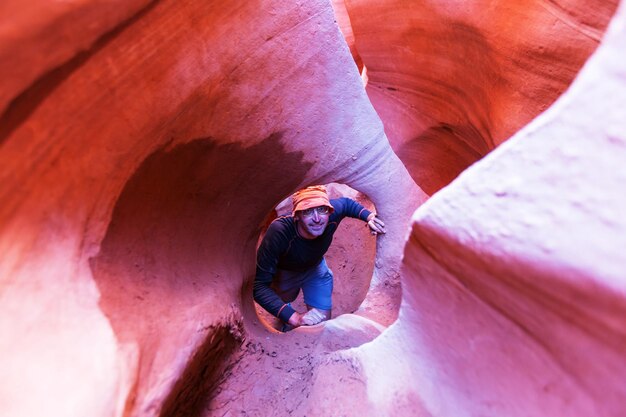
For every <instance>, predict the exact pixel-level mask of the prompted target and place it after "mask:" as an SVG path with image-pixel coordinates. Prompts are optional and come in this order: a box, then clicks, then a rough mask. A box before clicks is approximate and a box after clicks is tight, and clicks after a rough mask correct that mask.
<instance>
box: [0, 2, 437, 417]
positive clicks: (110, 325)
mask: <svg viewBox="0 0 626 417" xmlns="http://www.w3.org/2000/svg"><path fill="white" fill-rule="evenodd" d="M39 3H41V2H37V1H33V2H27V3H23V2H22V3H21V6H19V7H18V3H17V2H9V3H6V4H3V6H2V22H3V25H4V24H5V22H6V25H4V26H2V28H3V32H1V33H0V51H2V57H3V62H5V57H8V59H9V60H10V59H12V60H14V63H15V66H16V67H15V68H8V67H6V66H4V65H3V67H2V71H4V72H5V74H6V73H9V72H15V73H14V74H13V75H11V76H6V77H1V79H0V83H2V84H1V85H2V88H1V89H0V90H1V91H2V94H3V95H2V97H1V98H2V105H4V106H6V110H5V111H4V112H3V114H2V116H1V117H2V118H1V120H0V126H1V128H0V146H1V147H0V183H1V184H2V187H1V188H0V201H2V204H0V253H2V263H1V264H0V280H1V281H0V288H1V291H0V297H1V301H0V335H1V337H0V358H2V359H0V361H1V366H0V369H1V375H2V377H3V378H2V382H0V399H1V400H0V407H1V408H2V410H1V413H2V415H7V416H9V415H11V416H17V415H19V416H24V417H28V416H41V415H52V416H66V417H71V416H77V417H78V416H79V417H83V416H86V415H90V416H121V415H125V416H155V415H160V416H164V417H167V416H183V415H198V413H199V412H201V411H202V410H203V409H204V407H205V406H206V405H207V402H208V401H209V400H210V398H211V396H212V395H214V394H215V391H216V387H217V385H218V384H219V382H220V378H222V376H223V375H224V374H225V370H226V369H227V368H228V366H229V363H230V362H231V359H232V360H234V358H236V356H237V354H238V352H240V350H239V349H240V345H241V344H242V343H243V340H244V339H245V338H247V339H248V340H253V338H254V337H256V336H255V335H256V334H258V335H260V336H258V337H260V338H262V339H263V340H264V341H265V340H266V339H265V338H269V337H272V338H280V337H281V335H277V334H275V333H272V332H271V331H270V330H269V329H266V328H264V327H263V326H262V325H260V323H259V321H258V319H257V317H256V315H255V314H254V312H253V308H252V297H251V294H250V292H249V284H250V282H251V280H252V278H253V273H254V268H255V247H256V243H257V239H258V237H259V234H260V233H261V229H262V226H263V224H264V220H265V219H266V217H267V216H268V214H269V213H270V212H271V211H272V210H273V208H274V206H275V205H276V204H278V202H280V201H281V200H282V199H283V198H284V197H286V196H288V195H289V194H291V193H292V192H293V191H295V190H296V189H298V188H299V187H302V186H305V185H309V184H312V183H313V184H316V183H330V182H340V183H343V184H347V185H349V186H351V187H352V188H353V189H355V190H358V191H360V192H362V193H364V194H365V195H367V196H368V197H369V198H370V199H371V201H372V203H373V204H374V205H375V206H376V209H377V210H378V212H379V213H380V215H381V216H382V217H383V218H384V219H385V220H387V226H388V229H389V236H388V237H384V238H380V239H379V240H378V251H377V259H376V267H375V268H374V272H373V273H372V274H371V276H369V277H366V279H365V280H364V282H366V283H367V282H370V284H369V286H370V292H369V294H370V295H369V297H368V298H366V299H365V302H364V303H363V304H362V305H361V308H360V313H359V314H361V316H363V317H375V318H377V319H379V320H380V321H382V322H386V324H388V323H390V322H391V321H393V320H394V319H395V317H396V316H397V310H398V305H399V299H400V287H399V266H400V256H401V253H402V247H403V245H404V237H405V230H406V226H407V224H408V221H409V218H410V216H411V214H412V212H413V211H414V209H415V207H417V206H418V205H419V204H420V202H422V201H423V200H424V199H425V195H424V193H423V192H421V190H419V188H418V187H417V186H416V185H415V184H414V182H413V181H412V180H411V178H410V176H409V174H408V172H407V171H406V169H405V167H404V166H403V165H402V164H401V163H400V161H399V160H398V158H397V157H396V156H395V154H394V153H393V152H392V150H391V148H390V146H389V144H388V142H387V140H386V138H385V135H384V132H383V128H382V123H381V122H380V120H379V118H378V117H377V115H376V113H375V112H374V110H373V108H372V106H371V104H370V103H369V101H368V99H367V95H366V93H365V90H364V88H363V84H362V81H361V78H360V77H359V74H358V71H357V69H356V67H355V65H354V61H353V59H352V56H351V55H350V52H349V49H348V48H347V46H346V44H345V42H344V40H343V37H342V35H341V33H340V31H339V29H338V27H337V25H336V23H335V20H334V14H333V9H332V7H331V5H330V3H329V2H327V1H321V0H316V1H307V2H282V1H258V2H248V1H238V2H226V3H219V4H218V3H217V2H205V1H183V2H181V1H173V0H165V1H158V2H152V3H149V4H148V3H147V2H144V3H140V2H132V3H125V2H115V1H114V2H108V3H106V4H104V3H101V2H100V3H98V2H90V1H84V2H63V3H59V2H57V3H54V4H47V5H45V8H43V9H42V8H38V5H39ZM18 12H19V13H18ZM94 15H98V16H99V17H98V18H97V19H96V18H94ZM13 16H16V17H15V18H14V19H13ZM250 28H253V30H250ZM9 29H10V30H9ZM15 34H19V36H14V35H15ZM24 68H26V69H27V70H26V69H24ZM398 193H400V194H401V195H402V196H403V198H402V199H398V198H395V197H394V196H396V195H397V194H398ZM367 238H370V239H373V238H372V237H371V236H367ZM370 253H371V252H370ZM359 256H360V254H359V253H356V254H354V255H350V256H349V258H352V259H353V262H357V261H358V259H359ZM370 262H371V260H370ZM370 265H371V263H370ZM366 285H367V284H366ZM363 292H364V291H363ZM244 316H245V319H244ZM364 320H365V321H364ZM353 321H354V322H355V323H357V325H358V326H360V327H363V325H362V324H358V323H362V322H363V323H367V320H366V319H363V318H362V317H360V318H359V317H357V318H354V319H353ZM348 322H350V320H348ZM377 326H378V327H377ZM348 327H350V326H348ZM365 328H367V329H370V330H367V331H366V332H365V333H363V334H367V335H368V337H369V339H368V338H363V337H361V338H360V339H359V340H360V341H359V342H358V343H363V342H364V341H366V340H371V338H372V337H374V335H375V334H377V333H379V332H380V325H379V324H372V325H369V324H368V325H366V326H365ZM359 334H360V333H359ZM305 337H314V338H317V335H309V336H306V335H305ZM344 339H345V340H344V341H343V343H344V347H345V346H346V345H345V343H347V345H348V346H350V345H353V344H354V343H357V342H355V340H353V339H350V338H349V337H344ZM283 340H284V339H283ZM303 345H304V343H303ZM308 345H312V342H309V343H308ZM255 346H256V345H255ZM330 346H331V350H332V349H337V348H339V347H338V346H335V345H334V344H332V343H330ZM333 346H334V347H333ZM302 349H304V348H302ZM259 351H260V350H259ZM288 351H290V352H292V353H293V355H294V357H293V359H292V360H290V361H288V362H289V363H291V364H292V365H293V364H295V365H297V366H300V367H301V369H302V372H303V373H308V372H309V371H310V370H311V369H312V368H311V367H312V362H310V361H307V359H306V358H305V357H304V356H305V355H303V354H302V355H301V354H300V352H298V350H297V349H295V348H292V349H289V350H288ZM298 356H302V358H301V359H298V358H297V357H298ZM271 358H272V359H273V357H271ZM284 372H285V375H287V371H286V370H285V371H284ZM292 375H295V372H294V373H293V374H292ZM249 379H250V378H248V380H249ZM281 379H282V380H286V379H285V378H284V377H282V378H281ZM266 381H267V380H260V381H258V382H259V383H260V384H265V382H266ZM268 388H270V389H271V388H272V387H271V386H270V387H268ZM275 390H276V389H275ZM266 406H269V405H267V404H266Z"/></svg>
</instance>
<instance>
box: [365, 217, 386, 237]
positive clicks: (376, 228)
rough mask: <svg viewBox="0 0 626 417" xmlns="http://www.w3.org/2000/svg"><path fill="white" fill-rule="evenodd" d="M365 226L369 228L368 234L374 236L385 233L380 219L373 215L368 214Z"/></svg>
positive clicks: (383, 224)
mask: <svg viewBox="0 0 626 417" xmlns="http://www.w3.org/2000/svg"><path fill="white" fill-rule="evenodd" d="M367 225H368V226H369V228H370V233H371V234H372V235H374V236H376V235H377V234H379V233H387V231H386V230H385V223H383V221H382V220H381V219H379V218H378V217H376V214H374V213H372V214H370V215H369V217H368V218H367Z"/></svg>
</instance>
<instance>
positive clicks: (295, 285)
mask: <svg viewBox="0 0 626 417" xmlns="http://www.w3.org/2000/svg"><path fill="white" fill-rule="evenodd" d="M272 288H273V289H274V291H276V294H278V296H279V297H280V298H281V299H282V300H283V301H284V302H286V303H290V302H292V301H293V300H295V299H296V298H297V297H298V294H299V293H300V289H301V288H302V293H303V294H304V302H305V303H306V305H308V306H310V307H315V308H317V309H320V310H330V309H332V307H333V302H332V294H333V273H332V271H331V270H330V268H328V265H327V264H326V259H322V262H320V263H319V264H318V265H317V266H314V267H313V268H311V269H307V270H306V271H286V270H283V269H279V270H278V271H277V273H276V275H275V277H274V281H273V282H272Z"/></svg>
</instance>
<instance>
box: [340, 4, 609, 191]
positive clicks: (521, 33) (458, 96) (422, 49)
mask: <svg viewBox="0 0 626 417" xmlns="http://www.w3.org/2000/svg"><path fill="white" fill-rule="evenodd" d="M617 3H618V1H617V0H611V1H595V2H593V3H589V2H586V1H580V0H567V1H559V2H554V1H544V0H532V1H524V2H511V1H493V0H488V1H487V0H473V1H423V0H422V1H406V0H345V4H346V6H347V10H348V14H349V17H350V22H351V24H352V28H351V29H352V30H351V31H350V32H349V31H346V30H344V32H345V33H350V34H351V35H352V36H351V38H349V40H351V39H352V38H354V44H355V46H354V49H355V50H356V51H358V56H359V59H360V60H362V62H363V65H364V66H365V68H366V74H367V93H368V95H369V97H370V98H371V100H372V103H373V105H374V107H375V108H376V111H377V112H378V114H379V115H380V117H381V118H382V120H383V122H384V124H385V132H386V133H387V136H388V137H389V140H390V142H391V145H392V147H393V149H394V151H395V152H396V153H397V154H398V156H399V157H400V159H401V160H402V161H403V162H404V164H405V165H406V166H407V167H408V169H409V171H410V172H411V175H412V176H413V178H414V179H415V181H416V182H417V184H418V185H419V186H420V187H422V189H423V190H424V191H426V192H427V193H428V194H432V193H434V192H435V191H437V190H439V189H441V187H443V186H445V185H446V184H448V183H449V182H450V181H451V180H452V179H454V178H455V177H456V176H457V175H458V174H459V173H460V172H461V171H463V170H464V169H465V168H467V167H468V166H470V165H471V164H472V163H474V162H476V161H477V160H479V159H480V158H481V157H483V156H484V155H486V154H487V153H488V152H489V151H491V150H492V149H494V147H496V146H497V145H499V144H500V143H502V142H503V141H505V140H506V139H508V138H509V137H510V136H511V135H512V134H513V133H515V132H516V131H517V130H519V129H520V128H521V127H523V126H524V125H525V124H527V123H528V122H530V120H532V119H533V118H534V117H535V116H536V115H537V114H539V113H540V112H542V111H543V110H545V109H546V108H547V107H548V106H549V105H550V104H551V103H552V102H553V101H554V100H555V99H556V98H557V97H558V96H559V95H560V94H561V93H562V92H563V91H564V90H565V88H567V86H568V85H569V84H570V82H571V81H572V79H573V78H574V76H575V75H576V73H577V72H578V70H579V69H580V67H581V66H582V64H583V63H584V62H585V60H586V59H587V57H588V56H589V54H590V53H591V52H592V51H593V50H594V49H595V48H596V47H597V45H598V43H599V42H600V39H601V37H602V34H603V32H604V29H605V27H606V24H607V23H608V21H609V18H610V16H611V15H612V14H613V13H614V11H615V8H616V6H617Z"/></svg>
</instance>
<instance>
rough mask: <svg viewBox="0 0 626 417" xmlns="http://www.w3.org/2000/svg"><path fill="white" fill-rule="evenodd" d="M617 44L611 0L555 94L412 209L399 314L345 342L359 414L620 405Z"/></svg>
mask: <svg viewBox="0 0 626 417" xmlns="http://www.w3.org/2000/svg"><path fill="white" fill-rule="evenodd" d="M624 45H626V8H625V5H624V3H623V2H622V5H621V9H620V12H619V13H618V14H617V15H616V16H615V17H614V19H613V22H612V25H611V27H610V30H609V33H608V34H607V36H606V38H605V39H604V40H603V43H602V45H601V46H600V47H599V49H598V50H597V51H596V52H595V53H594V55H592V57H591V58H590V60H589V62H588V63H587V64H586V65H585V67H584V68H583V70H582V72H581V73H580V74H579V76H578V77H577V79H576V80H575V82H574V83H573V85H572V86H571V87H570V88H569V89H568V90H567V92H566V93H565V94H564V95H563V96H562V97H561V98H560V99H559V100H558V101H557V102H556V103H555V105H554V106H552V107H551V108H550V109H548V110H547V111H546V112H545V113H543V114H542V115H540V116H539V117H538V118H536V119H535V120H534V121H533V122H532V123H530V124H529V125H528V126H526V127H525V128H524V129H522V130H521V131H520V132H518V133H517V134H516V135H515V136H514V137H513V138H512V139H511V140H510V141H508V142H506V143H505V144H503V145H502V146H501V147H499V148H498V149H497V150H496V151H494V152H492V153H491V154H490V155H488V156H487V157H486V158H484V159H483V160H482V161H480V162H479V163H477V164H475V165H474V166H472V167H471V168H470V169H468V170H467V171H465V172H464V173H463V174H462V175H461V176H460V177H459V178H458V179H457V180H456V181H454V182H453V183H452V184H451V185H450V186H448V187H446V188H445V189H444V190H442V191H441V192H440V193H437V195H435V196H433V197H432V198H431V199H430V200H429V201H428V202H427V203H426V204H424V205H422V206H421V207H420V208H419V209H418V210H417V211H416V213H415V215H414V217H413V225H412V230H411V235H410V239H409V241H408V243H407V246H406V248H405V256H404V268H403V276H402V278H403V279H402V283H403V289H404V291H403V295H404V297H403V303H402V307H401V309H400V316H399V319H398V321H397V322H396V323H395V324H394V325H393V326H391V327H390V328H389V329H388V330H387V331H386V332H385V333H383V335H382V336H381V337H379V338H377V339H376V340H375V341H374V342H373V343H371V344H369V345H364V346H362V347H360V348H359V349H356V350H353V351H350V352H346V353H345V354H343V360H344V361H345V363H346V364H351V365H345V367H344V368H342V372H344V375H349V374H351V373H353V369H354V368H355V365H353V364H352V363H354V362H355V361H356V362H357V363H358V364H359V366H361V368H360V369H361V372H360V373H359V374H360V375H365V377H362V378H363V379H365V380H366V381H367V395H366V396H364V397H365V398H361V399H360V401H361V402H357V404H362V401H364V399H367V400H369V401H370V403H369V405H368V406H367V407H369V408H367V409H363V408H362V409H361V410H360V411H362V412H364V413H365V414H367V412H370V413H371V414H370V415H420V416H422V415H423V416H477V415H487V416H504V415H506V416H529V415H533V416H556V415H567V416H581V417H582V416H591V415H593V416H606V417H609V416H610V417H618V416H622V415H624V414H625V413H626V406H625V405H624V401H623V398H624V395H625V394H626V381H625V379H624V377H623V376H624V372H625V371H626V362H625V361H624V357H626V325H625V322H624V320H623V318H624V317H626V279H625V277H626V257H625V256H624V252H623V248H624V246H625V245H626V241H625V236H626V220H625V219H624V216H623V213H624V212H626V197H625V195H624V193H623V192H622V191H621V190H622V188H623V184H624V181H625V180H626V170H624V165H623V162H624V160H626V123H625V121H624V118H623V112H622V109H623V108H624V107H625V106H626V83H625V82H624V80H625V78H624V75H625V74H626V61H625V60H624V59H623V56H624V52H625V51H624ZM381 357H386V358H396V359H395V360H393V361H384V362H383V361H380V360H379V358H381ZM328 368H329V369H328V370H326V371H322V372H320V380H323V379H324V376H322V375H324V374H326V373H332V374H335V375H336V374H337V372H338V371H337V369H333V367H332V366H329V367H328ZM357 368H358V367H357ZM348 391H349V389H348ZM323 395H325V393H324V392H320V393H319V396H315V397H314V399H313V401H316V400H317V401H320V400H321V398H322V397H323ZM333 395H335V396H337V397H341V396H342V395H345V392H342V391H339V392H338V391H337V389H336V390H335V391H334V392H333ZM372 408H373V409H374V410H375V411H371V410H372Z"/></svg>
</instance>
